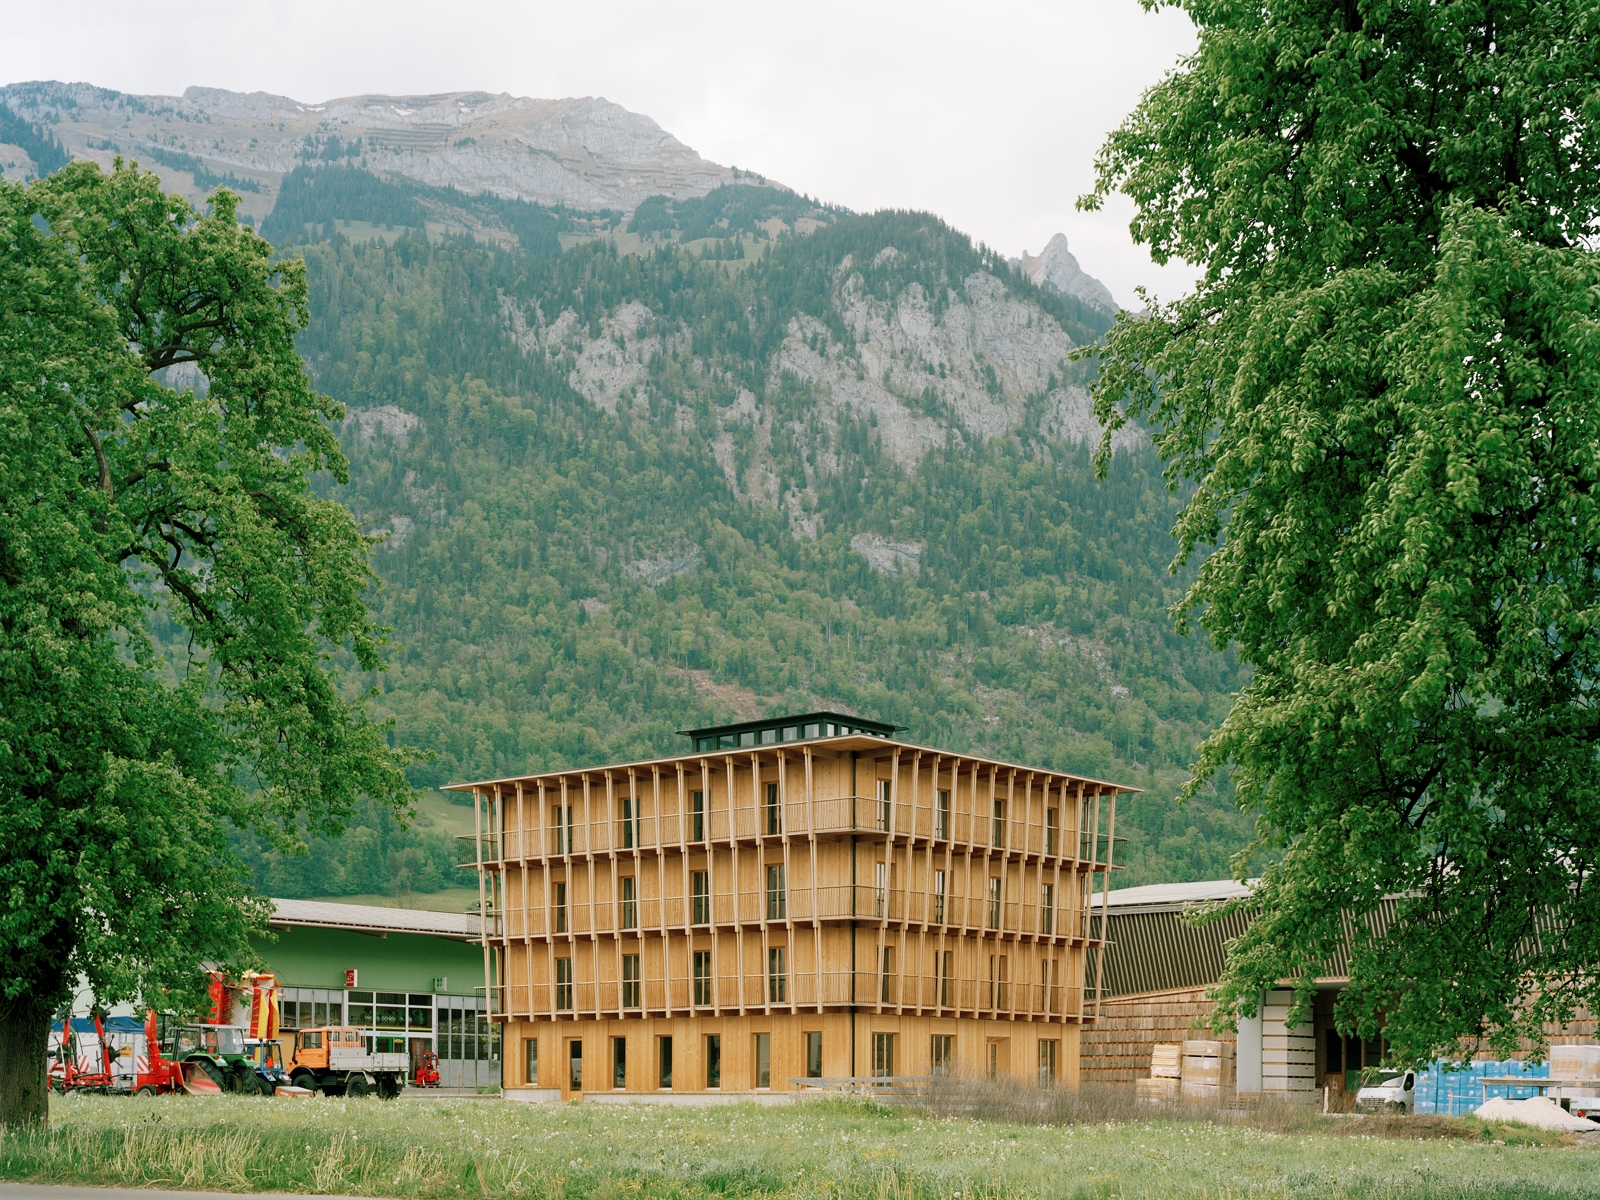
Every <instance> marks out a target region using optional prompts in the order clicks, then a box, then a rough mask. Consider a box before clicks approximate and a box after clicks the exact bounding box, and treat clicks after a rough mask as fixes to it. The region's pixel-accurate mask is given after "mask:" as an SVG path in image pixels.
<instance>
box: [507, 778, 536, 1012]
mask: <svg viewBox="0 0 1600 1200" xmlns="http://www.w3.org/2000/svg"><path fill="white" fill-rule="evenodd" d="M526 813H527V808H526V806H525V804H524V803H523V794H522V780H520V779H519V780H517V857H518V859H519V860H520V862H521V867H522V967H523V974H524V975H525V976H526V977H527V984H526V991H525V992H524V995H525V996H526V997H527V1003H526V1004H525V1005H524V1006H523V1007H524V1009H525V1010H526V1015H527V1017H528V1019H529V1020H532V1019H533V920H532V912H533V905H532V904H531V903H529V897H528V887H529V880H528V821H527V816H526ZM506 970H507V972H508V973H509V972H510V970H511V964H510V963H507V964H506Z"/></svg>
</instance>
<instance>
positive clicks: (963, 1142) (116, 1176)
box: [0, 1095, 1600, 1200]
mask: <svg viewBox="0 0 1600 1200" xmlns="http://www.w3.org/2000/svg"><path fill="white" fill-rule="evenodd" d="M992 1099H993V1100H994V1101H995V1102H996V1103H998V1102H999V1100H1000V1099H1001V1097H1000V1096H999V1095H996V1096H995V1097H992ZM1058 1102H1060V1103H1063V1104H1065V1103H1067V1102H1066V1101H1065V1100H1064V1099H1059V1100H1058ZM1064 1112H1067V1110H1065V1109H1063V1110H1061V1111H1060V1112H1058V1113H1057V1114H1056V1116H1058V1117H1060V1116H1061V1115H1062V1113H1064ZM1077 1113H1078V1115H1079V1116H1082V1117H1083V1118H1084V1119H1083V1120H1080V1121H1070V1122H1064V1123H1063V1122H1058V1123H1054V1124H1044V1123H1040V1122H1039V1121H1038V1120H1037V1118H1038V1116H1039V1114H1037V1113H1035V1114H1033V1115H1032V1117H1033V1119H1029V1120H1027V1121H1022V1120H1016V1119H992V1118H993V1117H996V1116H1001V1117H1003V1116H1004V1115H1005V1114H997V1113H991V1114H989V1116H990V1118H991V1119H982V1120H979V1119H973V1118H971V1117H965V1116H949V1115H940V1114H937V1113H933V1112H930V1111H916V1110H911V1109H908V1108H904V1107H896V1108H886V1107H883V1106H880V1105H876V1104H871V1103H865V1102H854V1101H840V1100H820V1101H813V1102H809V1103H805V1104H798V1105H794V1106H790V1107H782V1108H760V1107H756V1106H753V1105H738V1106H728V1107H721V1108H704V1109H660V1108H644V1107H631V1106H630V1107H620V1106H619V1107H612V1106H602V1105H581V1104H580V1105H560V1106H557V1105H551V1106H523V1105H516V1104H509V1103H506V1102H504V1101H499V1100H482V1101H468V1100H462V1101H400V1102H397V1103H388V1104H385V1103H383V1102H382V1101H378V1100H376V1099H362V1100H349V1099H343V1100H329V1099H321V1098H319V1099H316V1100H309V1101H290V1100H266V1099H256V1098H250V1099H246V1098H242V1097H241V1098H235V1097H218V1098H198V1097H151V1098H142V1097H133V1098H112V1097H92V1096H72V1097H67V1098H66V1099H64V1100H58V1101H55V1102H54V1112H53V1119H54V1120H53V1124H52V1126H51V1127H50V1128H49V1129H48V1130H44V1131H34V1132H29V1131H21V1132H12V1133H9V1134H5V1135H0V1179H7V1180H28V1181H36V1182H56V1183H68V1182H71V1183H83V1184H102V1185H104V1184H116V1185H121V1186H137V1187H163V1188H207V1189H216V1190H224V1191H239V1192H245V1191H279V1192H302V1193H324V1194H329V1193H338V1194H344V1195H357V1196H390V1197H400V1198H404V1200H411V1198H419V1200H422V1198H426V1200H478V1198H484V1200H490V1198H493V1200H499V1198H502V1197H504V1198H506V1200H524V1198H526V1200H558V1198H559V1200H569V1198H570V1200H579V1198H588V1197H595V1198H599V1200H634V1198H637V1200H713V1198H716V1197H740V1198H743V1197H752V1198H761V1200H767V1198H771V1200H780V1198H782V1200H791V1198H792V1200H1045V1198H1049V1200H1055V1198H1056V1197H1061V1198H1068V1197H1074V1198H1075V1197H1094V1198H1109V1197H1202V1196H1203V1197H1208V1198H1210V1200H1233V1198H1238V1200H1246V1198H1249V1200H1262V1198H1269V1197H1270V1198H1275V1197H1302V1196H1303V1197H1316V1198H1317V1200H1343V1198H1346V1197H1348V1198H1352V1200H1353V1198H1355V1197H1362V1198H1366V1197H1379V1198H1381V1200H1413V1198H1421V1197H1443V1198H1445V1200H1469V1198H1472V1200H1475V1198H1480V1197H1508V1198H1509V1197H1528V1198H1538V1200H1547V1198H1553V1197H1563V1198H1565V1197H1578V1196H1591V1195H1593V1194H1595V1190H1596V1189H1595V1183H1596V1181H1597V1180H1600V1154H1596V1153H1593V1152H1589V1151H1585V1150H1577V1149H1570V1148H1541V1147H1524V1146H1505V1145H1494V1144H1485V1143H1474V1142H1465V1141H1442V1140H1434V1141H1426V1142H1418V1141H1400V1140H1395V1139H1384V1138H1370V1137H1330V1136H1325V1135H1323V1134H1322V1133H1320V1132H1318V1131H1316V1130H1315V1129H1305V1130H1301V1131H1297V1132H1280V1131H1273V1130H1269V1129H1261V1128H1255V1127H1253V1126H1251V1125H1250V1124H1248V1123H1244V1122H1239V1121H1237V1120H1236V1121H1234V1123H1232V1124H1229V1123H1227V1122H1225V1121H1223V1120H1221V1119H1219V1120H1218V1121H1217V1122H1216V1123H1207V1122H1196V1121H1184V1120H1174V1119H1172V1118H1171V1117H1170V1116H1156V1117H1151V1116H1150V1115H1149V1114H1147V1113H1146V1114H1137V1113H1135V1114H1129V1115H1126V1116H1124V1117H1120V1118H1118V1119H1116V1120H1111V1121H1107V1120H1105V1119H1104V1118H1105V1116H1106V1113H1105V1111H1104V1110H1101V1111H1099V1112H1098V1113H1094V1114H1091V1111H1090V1110H1089V1109H1088V1108H1083V1109H1080V1110H1077ZM1068 1115H1071V1114H1070V1113H1069V1114H1068Z"/></svg>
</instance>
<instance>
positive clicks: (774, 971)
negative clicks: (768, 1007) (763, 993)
mask: <svg viewBox="0 0 1600 1200" xmlns="http://www.w3.org/2000/svg"><path fill="white" fill-rule="evenodd" d="M788 1000H789V948H788V947H787V946H769V947H768V948H767V1003H768V1004H786V1003H788Z"/></svg>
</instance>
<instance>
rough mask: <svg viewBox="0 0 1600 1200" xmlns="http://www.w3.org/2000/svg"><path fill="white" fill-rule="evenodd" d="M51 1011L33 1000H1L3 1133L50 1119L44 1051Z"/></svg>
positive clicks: (0, 1122)
mask: <svg viewBox="0 0 1600 1200" xmlns="http://www.w3.org/2000/svg"><path fill="white" fill-rule="evenodd" d="M49 1038H50V1011H49V1010H48V1009H47V1008H44V1007H43V1006H41V1005H40V1004H38V1003H37V1002H36V1001H35V1000H34V999H33V998H32V997H30V996H18V997H17V998H16V999H15V1000H6V999H3V998H0V1129H5V1128H16V1127H18V1126H21V1125H43V1124H45V1123H46V1122H47V1121H48V1120H49V1119H50V1087H49V1081H48V1080H47V1079H46V1078H45V1062H44V1056H45V1050H46V1049H47V1047H48V1043H49Z"/></svg>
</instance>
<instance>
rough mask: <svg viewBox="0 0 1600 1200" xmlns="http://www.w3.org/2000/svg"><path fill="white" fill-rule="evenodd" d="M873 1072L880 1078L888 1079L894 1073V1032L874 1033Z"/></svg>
mask: <svg viewBox="0 0 1600 1200" xmlns="http://www.w3.org/2000/svg"><path fill="white" fill-rule="evenodd" d="M872 1073H873V1075H874V1076H876V1077H877V1078H879V1079H887V1078H889V1076H891V1075H893V1074H894V1034H892V1033H875V1034H873V1035H872Z"/></svg>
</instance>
